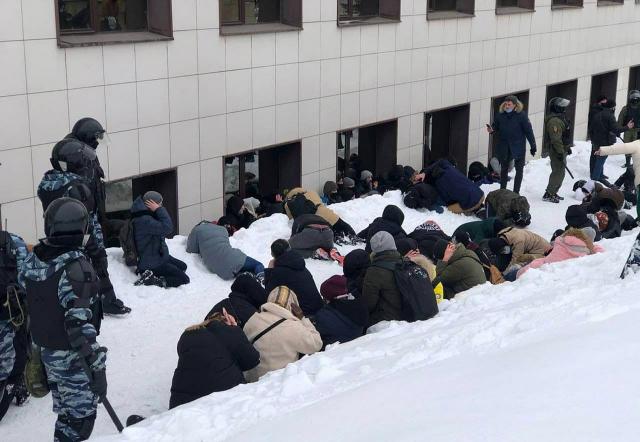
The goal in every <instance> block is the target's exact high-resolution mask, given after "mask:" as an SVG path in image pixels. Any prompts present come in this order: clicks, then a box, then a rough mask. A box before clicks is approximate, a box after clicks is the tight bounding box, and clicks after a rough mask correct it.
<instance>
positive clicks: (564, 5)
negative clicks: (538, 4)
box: [551, 0, 584, 10]
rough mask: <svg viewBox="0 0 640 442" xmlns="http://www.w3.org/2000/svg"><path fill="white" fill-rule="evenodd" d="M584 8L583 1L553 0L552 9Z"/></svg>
mask: <svg viewBox="0 0 640 442" xmlns="http://www.w3.org/2000/svg"><path fill="white" fill-rule="evenodd" d="M575 8H584V1H583V0H565V1H562V0H551V9H552V10H553V9H575Z"/></svg>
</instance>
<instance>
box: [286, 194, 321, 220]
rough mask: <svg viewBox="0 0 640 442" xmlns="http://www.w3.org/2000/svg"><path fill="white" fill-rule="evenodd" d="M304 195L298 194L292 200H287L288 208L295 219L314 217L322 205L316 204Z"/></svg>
mask: <svg viewBox="0 0 640 442" xmlns="http://www.w3.org/2000/svg"><path fill="white" fill-rule="evenodd" d="M304 195H305V194H304V193H296V194H295V195H294V196H293V197H292V198H291V199H289V200H287V207H288V208H289V212H291V216H292V217H293V218H294V219H295V218H297V217H299V216H300V215H313V214H315V213H316V211H317V210H318V206H319V205H320V204H317V205H316V204H314V203H313V201H311V200H308V199H307V197H305V196H304Z"/></svg>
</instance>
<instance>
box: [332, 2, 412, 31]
mask: <svg viewBox="0 0 640 442" xmlns="http://www.w3.org/2000/svg"><path fill="white" fill-rule="evenodd" d="M325 1H328V0H325ZM389 20H390V21H400V0H338V24H341V25H345V24H364V23H367V22H369V23H380V22H384V21H389Z"/></svg>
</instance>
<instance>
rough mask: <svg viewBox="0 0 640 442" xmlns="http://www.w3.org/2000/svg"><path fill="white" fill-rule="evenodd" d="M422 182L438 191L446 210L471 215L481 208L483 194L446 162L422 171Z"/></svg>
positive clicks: (442, 161) (441, 161)
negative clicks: (423, 176) (423, 174)
mask: <svg viewBox="0 0 640 442" xmlns="http://www.w3.org/2000/svg"><path fill="white" fill-rule="evenodd" d="M424 173H425V178H424V182H425V183H428V184H432V185H433V186H435V188H436V189H437V190H438V193H439V194H440V198H442V200H443V201H444V202H445V204H447V208H448V209H449V210H450V211H451V212H453V213H458V214H465V215H473V214H474V213H475V212H476V211H478V210H479V209H480V208H481V207H482V203H483V202H484V192H483V191H482V189H480V187H478V186H477V185H476V184H475V183H474V182H473V181H471V180H470V179H469V178H467V177H466V176H464V175H463V174H462V173H461V172H460V171H459V170H458V169H456V168H455V167H454V166H453V165H452V164H451V163H450V162H449V161H447V160H438V161H436V162H435V163H433V164H431V165H430V166H427V168H426V169H425V170H424Z"/></svg>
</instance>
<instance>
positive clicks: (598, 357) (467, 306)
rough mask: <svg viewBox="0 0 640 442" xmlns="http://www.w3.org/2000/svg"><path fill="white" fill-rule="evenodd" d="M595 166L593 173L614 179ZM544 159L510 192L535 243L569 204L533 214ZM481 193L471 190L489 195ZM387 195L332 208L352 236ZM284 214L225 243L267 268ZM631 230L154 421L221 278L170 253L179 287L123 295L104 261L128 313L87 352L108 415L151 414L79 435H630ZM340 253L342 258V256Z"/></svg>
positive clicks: (223, 287)
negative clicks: (585, 252)
mask: <svg viewBox="0 0 640 442" xmlns="http://www.w3.org/2000/svg"><path fill="white" fill-rule="evenodd" d="M588 149H589V148H588V145H587V144H586V143H579V145H578V146H577V147H576V148H574V154H573V155H572V156H571V157H570V158H569V167H570V168H571V170H572V171H573V172H574V175H575V176H576V179H579V178H582V177H586V175H587V171H588ZM623 161H624V158H623V157H610V158H609V160H608V163H607V166H606V169H605V172H606V173H607V174H608V175H609V176H610V177H611V178H613V179H615V178H617V176H618V175H620V174H621V173H622V171H623V169H621V168H620V165H621V164H622V163H623ZM548 163H549V161H548V160H544V159H542V160H537V161H532V162H530V163H529V164H528V165H527V167H526V169H525V176H524V183H523V194H524V195H525V196H527V198H528V199H529V202H530V204H531V212H532V218H533V220H532V224H531V226H530V229H531V230H533V231H535V232H537V233H539V234H541V235H543V236H544V237H546V238H549V237H550V236H551V234H552V233H553V231H554V230H555V229H556V228H559V227H564V225H565V221H564V213H565V209H566V207H567V206H569V205H570V204H575V203H577V202H576V201H574V200H572V198H571V195H572V193H573V192H572V191H571V186H572V184H573V180H571V179H570V178H569V177H568V176H567V178H566V180H565V184H564V186H563V188H562V190H561V192H560V194H561V195H563V196H565V198H566V199H565V201H564V202H562V203H561V204H559V205H555V204H551V203H544V202H542V201H541V196H542V194H543V192H544V188H545V186H546V183H547V178H548V173H549V165H548ZM496 187H497V185H494V186H486V188H485V192H488V191H490V190H492V189H493V188H496ZM389 203H393V204H397V205H400V206H401V204H400V195H399V193H398V192H392V193H390V194H386V195H384V196H375V197H370V198H367V199H366V200H357V201H352V202H348V203H344V204H340V205H335V206H332V208H334V209H335V210H336V211H337V212H338V213H339V214H340V215H341V216H342V217H343V218H344V219H345V220H346V221H347V222H349V223H350V224H351V225H352V226H353V227H354V228H355V229H356V230H359V229H361V228H364V227H366V225H367V224H368V223H369V222H370V221H372V220H373V219H374V218H375V217H377V216H380V214H381V213H382V210H383V208H384V207H385V206H386V205H387V204H389ZM401 207H402V208H403V210H404V212H405V215H406V218H405V222H404V225H403V227H404V228H405V230H406V231H408V232H409V231H411V230H413V228H414V227H415V226H417V225H418V224H420V223H422V222H423V221H425V220H426V219H434V220H436V221H437V222H438V223H439V224H440V225H441V226H442V227H443V229H444V230H445V231H446V232H448V233H451V232H453V230H454V229H455V227H456V226H458V225H459V224H461V223H463V222H467V221H469V218H466V217H463V216H460V215H453V214H451V213H444V214H441V215H438V214H435V213H421V212H418V211H414V210H410V209H406V208H404V207H403V206H401ZM289 229H290V227H289V223H288V220H287V218H286V217H285V216H284V215H278V216H274V217H271V218H269V219H265V220H260V221H258V222H256V223H255V224H254V225H253V226H252V227H251V228H250V229H249V230H242V231H240V232H238V233H237V234H236V235H235V236H234V238H233V239H232V244H233V245H235V246H236V247H239V248H241V249H242V250H243V251H244V252H245V253H247V254H248V255H250V256H253V257H254V258H256V259H259V260H260V261H262V262H263V263H265V264H266V263H267V262H268V260H269V258H270V256H269V245H270V244H271V242H272V241H273V240H275V239H277V238H280V237H285V238H286V237H288V236H289V233H290V230H289ZM636 233H637V232H635V231H634V232H625V233H624V236H623V237H622V238H618V239H614V240H605V241H603V242H602V243H601V244H602V245H603V246H604V247H605V249H606V252H605V253H602V254H597V255H593V256H590V257H586V258H582V259H578V260H573V261H568V262H562V263H558V264H555V265H553V266H546V267H543V268H541V269H539V270H530V271H529V272H527V274H526V275H525V276H524V277H523V278H521V279H520V280H518V281H517V282H515V283H505V284H502V285H500V286H492V285H491V284H489V283H487V284H485V285H483V286H479V287H475V288H474V289H472V290H469V291H467V292H465V293H464V294H461V295H459V296H458V298H457V299H456V300H454V301H450V302H449V301H444V302H443V304H441V305H440V307H441V313H440V314H439V315H438V316H437V317H435V318H433V319H431V320H429V321H426V322H422V323H414V324H405V323H387V324H381V325H379V326H378V327H376V330H375V331H374V332H372V333H370V334H368V335H367V336H365V337H363V338H361V339H358V340H356V341H354V342H350V343H347V344H341V345H335V346H332V347H330V348H329V349H328V350H327V351H325V352H323V353H319V354H317V355H314V356H311V357H305V358H304V359H302V360H301V361H299V362H297V363H295V364H291V365H289V366H288V367H287V368H285V369H284V370H280V371H278V372H274V373H270V374H268V375H267V376H265V377H263V378H262V379H261V380H260V381H259V382H257V383H255V384H247V385H241V386H239V387H237V388H235V389H233V390H231V391H227V392H223V393H216V394H213V395H211V396H209V397H205V398H202V399H200V400H198V401H196V402H193V403H191V404H187V405H185V406H182V407H179V408H177V409H175V410H172V411H170V412H168V411H167V407H168V403H169V388H170V385H171V377H172V374H173V370H174V368H175V366H176V362H177V354H176V344H177V341H178V338H179V336H180V334H181V333H182V331H183V329H184V328H185V327H187V326H188V325H191V324H193V323H196V322H199V321H200V320H201V319H202V318H203V316H204V315H205V314H206V313H207V312H208V311H209V309H210V308H211V306H212V305H213V304H215V303H216V302H218V301H219V300H220V299H222V298H224V297H225V296H227V294H228V292H229V286H230V283H228V282H224V281H222V280H220V279H219V278H218V277H216V276H214V275H211V274H208V272H207V271H206V269H205V268H204V266H203V265H202V263H201V262H200V260H199V257H197V256H191V255H188V254H186V253H185V252H184V248H185V241H186V239H185V238H184V237H176V238H175V239H173V240H172V241H170V247H171V251H172V254H174V255H175V256H177V257H178V258H180V259H183V260H185V261H186V262H187V263H188V264H189V270H188V273H189V275H190V277H191V279H192V283H191V284H189V285H188V286H186V287H182V288H179V289H173V290H162V289H159V288H155V287H142V288H140V287H134V286H133V285H132V282H133V281H134V280H135V276H134V275H133V274H132V273H131V272H129V270H128V269H127V268H126V267H125V266H124V265H123V264H122V262H121V252H120V251H119V250H110V251H109V259H110V272H111V275H112V278H113V279H112V280H113V283H114V286H115V287H116V291H117V293H118V295H119V297H121V298H122V299H124V301H125V302H126V303H127V304H128V305H130V306H131V307H132V308H133V313H132V314H131V315H130V316H129V317H127V318H107V319H106V320H105V321H104V322H103V327H102V335H101V336H100V339H99V340H100V343H101V344H102V345H106V346H107V347H109V359H108V378H109V398H110V400H111V403H112V405H113V406H114V408H115V409H116V411H117V412H118V414H119V415H120V417H121V419H123V420H124V419H126V416H128V415H130V414H134V413H135V414H141V415H145V416H152V417H151V418H149V419H147V420H146V421H144V422H142V423H140V424H138V425H136V426H134V427H131V428H128V429H126V430H125V432H124V433H123V434H122V435H118V434H117V433H116V432H115V429H114V427H113V425H112V424H111V422H110V420H109V418H108V416H107V413H106V412H105V410H104V409H103V408H102V407H100V409H99V412H98V419H97V422H96V427H95V430H94V432H93V435H94V438H100V437H102V438H103V439H102V440H131V441H201V440H207V441H212V440H227V439H228V440H234V441H236V440H239V441H245V440H246V441H255V440H273V441H285V440H300V439H304V440H305V441H316V440H317V441H333V440H340V441H343V440H350V441H351V440H359V441H388V440H395V441H413V440H416V441H417V440H420V441H422V440H434V441H462V440H464V441H540V440H554V441H555V440H557V441H631V440H637V438H638V434H640V423H639V421H638V419H637V417H638V415H639V414H640V400H639V399H638V398H640V378H639V377H638V376H637V375H636V371H637V367H638V366H640V335H639V334H638V332H637V324H638V323H639V321H640V297H638V296H637V292H638V287H639V284H640V279H639V278H640V276H634V277H631V278H627V279H625V280H620V279H619V278H618V276H619V274H620V271H621V267H622V265H623V263H624V261H625V259H626V256H627V254H628V251H629V248H630V246H631V244H632V242H633V238H634V237H635V234H636ZM351 248H352V247H343V248H341V252H342V253H343V254H346V253H347V252H348V251H349V250H350V249H351ZM307 265H308V266H309V268H310V269H311V271H312V273H313V275H314V278H315V279H316V283H317V284H318V286H319V285H320V284H321V283H322V281H324V280H325V279H326V278H328V277H329V276H331V275H333V274H337V273H341V268H340V267H339V266H338V265H337V264H335V263H327V262H318V261H312V260H307ZM55 418H56V417H55V415H54V414H53V413H52V412H51V398H50V397H46V398H44V399H31V400H30V402H29V403H28V404H27V405H26V406H25V407H23V408H16V407H12V408H11V409H10V410H9V413H8V414H7V416H6V417H5V418H4V420H3V421H2V423H0V435H1V437H0V439H1V440H3V441H4V440H7V441H36V440H38V441H39V440H50V439H51V438H52V433H53V423H54V421H55Z"/></svg>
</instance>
